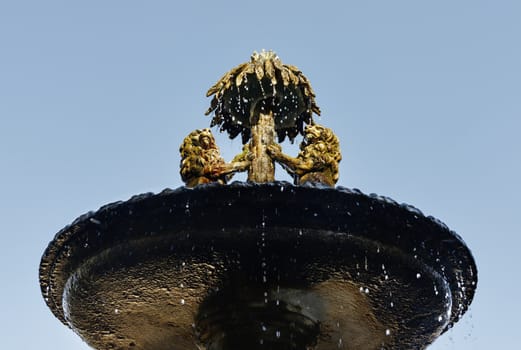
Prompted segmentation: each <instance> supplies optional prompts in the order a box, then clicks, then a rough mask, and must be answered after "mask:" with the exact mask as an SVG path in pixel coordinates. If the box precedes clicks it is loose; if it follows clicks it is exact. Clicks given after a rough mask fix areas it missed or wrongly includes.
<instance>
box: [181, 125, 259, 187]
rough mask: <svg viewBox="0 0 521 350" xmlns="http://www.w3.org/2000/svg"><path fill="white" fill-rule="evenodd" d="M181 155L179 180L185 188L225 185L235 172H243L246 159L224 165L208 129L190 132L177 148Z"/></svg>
mask: <svg viewBox="0 0 521 350" xmlns="http://www.w3.org/2000/svg"><path fill="white" fill-rule="evenodd" d="M179 152H180V153H181V170H180V173H181V179H182V180H183V181H184V182H185V184H186V186H187V187H194V186H196V185H199V184H205V183H210V182H217V183H220V184H225V183H226V182H227V181H228V180H229V179H230V178H231V177H232V176H233V174H234V173H235V172H238V171H245V170H246V169H247V168H248V166H249V164H250V162H249V160H247V159H241V161H235V162H232V163H226V162H225V161H224V159H223V158H222V157H221V153H220V151H219V148H218V147H217V145H216V143H215V138H214V137H213V134H212V132H211V131H210V129H197V130H194V131H192V132H191V133H190V134H189V135H188V136H186V137H185V138H184V140H183V143H182V144H181V146H180V147H179Z"/></svg>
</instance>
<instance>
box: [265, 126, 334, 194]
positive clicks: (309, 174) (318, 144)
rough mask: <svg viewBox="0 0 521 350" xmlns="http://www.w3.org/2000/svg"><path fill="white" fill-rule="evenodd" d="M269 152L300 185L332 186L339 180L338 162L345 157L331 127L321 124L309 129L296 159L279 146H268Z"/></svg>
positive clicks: (307, 128) (307, 127)
mask: <svg viewBox="0 0 521 350" xmlns="http://www.w3.org/2000/svg"><path fill="white" fill-rule="evenodd" d="M267 151H268V153H269V154H270V156H271V157H272V158H273V160H275V161H276V162H278V163H279V164H281V165H282V167H283V168H284V169H286V171H288V173H290V174H291V175H292V176H293V177H294V180H295V184H297V185H298V184H303V183H306V182H314V183H322V184H324V185H328V186H332V187H333V186H335V184H336V182H337V181H338V163H340V161H341V160H342V155H341V153H340V144H339V142H338V138H337V137H336V135H335V134H334V133H333V131H331V129H329V128H326V127H324V126H321V125H318V124H310V125H308V126H306V129H305V136H304V140H303V141H302V143H301V144H300V152H299V154H298V155H297V157H296V158H293V157H290V156H288V155H285V154H284V153H282V150H281V147H280V146H279V145H277V144H272V145H270V146H268V149H267Z"/></svg>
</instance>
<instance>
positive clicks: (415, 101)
mask: <svg viewBox="0 0 521 350" xmlns="http://www.w3.org/2000/svg"><path fill="white" fill-rule="evenodd" d="M520 18H521V3H519V2H518V1H502V0H497V1H479V0H474V1H445V0H438V1H401V0H396V1H326V0H324V1H316V2H307V1H281V0H275V1H273V0H263V1H258V2H246V1H219V2H209V1H206V2H205V1H201V0H197V1H191V2H188V1H185V2H183V3H177V2H174V1H83V2H79V1H45V2H44V1H23V0H21V1H16V2H15V1H11V2H8V1H4V2H2V3H0V120H1V127H0V193H1V194H2V196H1V199H0V212H1V213H2V214H1V218H2V220H0V237H1V243H2V247H3V253H2V254H1V255H0V272H1V278H2V281H3V282H2V284H1V289H0V302H1V303H2V305H1V309H2V312H1V316H0V328H1V329H2V339H1V340H0V347H1V348H5V349H30V348H36V347H38V348H39V349H42V350H47V349H48V350H50V349H53V350H54V349H78V350H81V349H88V347H87V346H86V345H85V344H84V343H82V341H81V340H80V339H79V337H77V336H76V335H75V334H74V333H73V332H72V331H70V330H69V329H68V328H66V327H65V326H63V325H62V324H61V323H60V322H59V321H58V320H57V319H55V318H54V317H53V316H52V314H51V312H50V311H49V310H48V309H47V307H46V306H45V304H44V302H43V299H42V298H41V295H40V291H39V286H38V275H37V271H38V265H39V262H40V257H41V254H42V253H43V250H44V249H45V247H46V246H47V244H48V242H49V241H50V240H51V239H52V237H53V235H54V234H55V233H56V232H57V231H58V230H59V229H61V228H62V227H63V226H65V225H67V224H69V223H70V222H72V220H73V219H75V218H76V217H77V216H79V215H80V214H83V213H84V212H87V211H89V210H94V209H97V208H99V207H100V206H102V205H103V204H106V203H108V202H113V201H116V200H125V199H128V198H129V197H130V196H132V195H133V194H138V193H142V192H149V191H151V192H159V191H161V190H162V189H163V188H165V187H170V188H176V187H178V186H181V185H182V183H181V181H180V178H179V175H178V164H179V156H178V147H179V144H180V143H181V141H182V138H183V137H184V136H185V135H186V134H188V133H189V132H190V131H191V130H193V129H196V128H202V127H207V126H209V121H210V120H209V118H208V117H205V116H204V111H205V110H206V108H207V107H208V104H209V99H207V98H205V93H206V90H207V89H208V88H209V87H210V86H211V85H212V84H213V83H214V82H215V81H216V80H217V79H218V78H220V77H221V75H222V74H223V73H224V72H226V71H227V70H228V69H230V68H232V67H234V66H235V65H237V64H239V63H241V62H244V61H246V60H248V59H249V56H250V54H251V53H252V52H253V51H254V50H261V49H263V48H265V49H273V50H275V51H276V52H277V53H278V54H279V56H280V57H281V58H282V60H283V62H285V63H290V64H294V65H296V66H298V67H299V68H301V69H302V71H303V72H304V74H306V76H307V77H308V78H309V79H310V80H311V83H312V85H313V87H314V90H315V92H316V94H317V103H318V105H319V106H320V107H321V109H322V112H323V113H322V117H320V118H319V119H318V121H319V122H320V123H322V124H324V125H326V126H328V127H330V128H333V129H334V130H335V131H336V133H337V134H338V135H339V137H340V140H341V145H342V151H343V155H344V158H343V161H342V163H341V176H340V180H339V185H343V186H347V187H356V188H359V189H361V190H362V191H364V192H366V193H370V192H375V193H378V194H381V195H386V196H390V197H392V198H394V199H395V200H397V201H399V202H406V203H410V204H413V205H414V206H416V207H418V208H420V209H421V210H422V211H423V212H424V213H426V214H428V215H433V216H435V217H437V218H439V219H441V220H442V221H444V222H445V223H446V224H447V225H449V227H451V228H452V229H454V230H455V231H457V232H458V233H459V234H460V235H461V236H462V237H463V238H464V240H465V241H466V242H467V244H468V245H469V247H470V249H471V250H472V252H473V254H474V256H475V258H476V261H477V265H478V270H479V284H478V291H477V294H476V297H475V301H474V303H473V304H472V306H471V310H470V312H468V313H467V314H466V315H465V317H464V318H463V319H462V320H461V321H460V322H459V323H458V324H456V326H455V328H454V329H453V330H451V331H449V332H448V333H446V334H445V335H443V336H442V337H441V338H440V339H439V340H438V341H437V342H435V343H434V344H433V345H432V346H430V347H429V350H441V349H443V350H447V349H449V350H450V349H458V350H467V349H473V350H475V349H478V350H479V349H490V348H493V347H502V348H515V347H516V345H517V344H518V340H517V338H518V337H517V333H518V332H517V331H518V327H517V323H518V316H519V314H520V313H521V307H520V302H519V292H520V286H521V283H520V282H519V278H518V275H519V273H518V267H519V263H518V261H517V256H518V255H519V247H520V246H521V244H520V243H521V238H520V234H519V233H520V232H519V225H518V222H517V216H518V215H519V214H518V213H519V209H521V208H520V204H519V198H520V197H521V185H520V181H519V179H520V178H521V159H520V151H521V138H520V137H519V131H520V130H521V122H520V116H521V99H520V96H521V45H520V44H519V40H520V39H519V38H520V35H521V21H520ZM218 142H219V145H220V147H221V150H222V153H223V155H224V157H225V158H226V159H228V160H229V159H231V157H232V156H233V155H234V154H235V153H237V152H239V150H240V147H241V144H240V141H239V140H234V141H230V140H228V139H227V137H226V136H225V135H222V136H220V137H219V138H218ZM283 147H284V148H285V149H286V150H287V151H288V153H290V152H291V150H292V149H294V148H291V147H289V146H288V145H286V144H284V145H283ZM277 176H278V178H280V179H285V177H284V176H283V175H282V174H280V175H277Z"/></svg>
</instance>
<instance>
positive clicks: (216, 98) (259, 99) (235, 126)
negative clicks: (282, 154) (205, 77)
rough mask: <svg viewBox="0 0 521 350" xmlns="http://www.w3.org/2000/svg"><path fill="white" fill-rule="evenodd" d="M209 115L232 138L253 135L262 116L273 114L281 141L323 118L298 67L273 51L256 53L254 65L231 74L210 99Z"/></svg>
mask: <svg viewBox="0 0 521 350" xmlns="http://www.w3.org/2000/svg"><path fill="white" fill-rule="evenodd" d="M212 95H213V98H212V101H211V104H210V108H208V110H207V111H206V115H208V114H210V113H212V112H214V117H213V119H212V124H211V126H215V125H218V126H220V129H221V131H226V132H228V134H229V136H230V137H231V138H235V137H236V136H237V135H239V134H242V140H243V143H246V142H247V141H248V140H249V138H250V135H251V132H250V129H251V126H252V125H253V124H256V120H255V118H256V117H257V116H258V115H259V113H261V112H262V113H269V112H272V113H273V118H274V120H275V131H276V133H277V135H278V138H279V141H283V140H284V138H285V137H286V136H288V137H289V138H290V139H291V140H293V138H294V137H295V136H296V135H297V134H299V133H300V134H302V133H303V131H304V124H310V123H312V120H313V119H312V116H313V113H316V114H318V115H320V109H319V107H318V106H317V105H316V103H315V93H314V92H313V89H312V88H311V84H310V83H309V80H308V79H307V78H306V77H305V76H304V75H303V74H302V72H301V71H300V70H299V69H298V68H297V67H295V66H292V65H285V64H282V62H281V60H280V59H279V57H278V56H277V55H276V54H275V53H274V52H273V51H267V52H266V51H262V52H261V53H260V54H259V53H256V52H254V53H253V55H252V56H251V60H250V62H246V63H243V64H241V65H239V66H237V67H235V68H233V69H232V70H230V71H229V72H227V73H226V74H225V75H224V76H223V77H222V78H221V79H220V80H219V81H218V82H217V83H216V84H215V85H214V86H212V87H211V88H210V89H209V90H208V92H207V93H206V96H208V97H209V96H212Z"/></svg>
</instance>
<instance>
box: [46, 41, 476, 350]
mask: <svg viewBox="0 0 521 350" xmlns="http://www.w3.org/2000/svg"><path fill="white" fill-rule="evenodd" d="M208 96H213V98H212V102H211V106H210V108H209V110H208V112H207V114H211V113H213V114H214V116H213V119H212V126H218V127H219V128H220V131H226V132H228V134H229V135H230V137H232V138H233V137H236V136H238V135H239V134H240V135H241V136H242V140H243V143H244V144H245V146H244V148H243V150H242V152H240V153H239V154H238V155H237V156H236V157H235V158H234V159H233V160H232V161H231V162H229V163H227V162H225V161H224V159H223V158H222V157H221V156H220V154H219V149H218V147H217V145H216V143H215V139H214V138H213V135H212V133H211V131H210V130H209V129H199V130H195V131H194V132H192V133H190V134H189V135H188V136H187V137H186V138H185V139H184V141H183V143H182V145H181V148H180V152H181V158H182V160H181V177H182V179H183V180H184V181H185V183H186V186H184V187H181V188H178V189H176V190H170V189H166V190H164V191H163V192H161V193H158V194H150V193H147V194H142V195H138V196H134V197H132V198H130V199H129V200H128V201H125V202H116V203H111V204H108V205H105V206H103V207H101V208H100V209H99V210H98V211H96V212H89V213H87V214H85V215H83V216H80V217H79V218H78V219H76V220H75V221H74V222H73V223H72V224H70V225H69V226H67V227H65V228H64V229H62V230H61V231H59V232H58V233H57V234H56V236H55V238H54V240H53V241H51V242H50V244H49V246H48V247H47V249H46V251H45V253H44V254H43V257H42V260H41V264H40V285H41V289H42V294H43V297H44V299H45V301H46V303H47V305H48V306H49V308H50V309H51V311H52V312H53V313H54V315H55V316H56V317H57V318H58V319H59V320H60V321H61V322H63V323H64V324H65V325H66V326H68V327H70V328H71V329H72V330H73V331H74V332H76V333H77V334H78V335H79V336H80V337H81V338H82V339H83V340H84V341H85V342H87V343H88V344H89V345H90V346H91V347H93V348H95V349H135V350H137V349H140V350H141V349H146V350H173V349H207V350H229V349H302V350H304V349H348V350H354V349H358V350H373V349H400V350H403V349H424V348H425V347H427V346H428V345H429V344H431V343H432V342H433V341H434V340H435V339H436V338H437V337H438V336H439V335H441V334H442V333H444V332H445V331H447V330H448V329H449V328H451V327H452V326H453V325H454V323H455V322H457V321H458V320H459V319H460V317H461V316H462V315H463V314H464V313H465V311H466V310H467V308H468V307H469V305H470V303H471V302H472V299H473V296H474V292H475V289H476V283H477V270H476V266H475V263H474V259H473V257H472V255H471V253H470V251H469V249H468V248H467V246H466V245H465V243H464V242H463V240H462V239H461V238H460V237H459V236H458V235H457V234H456V233H454V232H453V231H451V230H450V229H449V228H447V227H446V226H445V225H444V224H443V223H442V222H440V221H438V220H437V219H435V218H433V217H430V216H428V217H427V216H425V215H423V214H422V213H421V212H420V211H419V210H418V209H416V208H414V207H412V206H408V205H405V204H398V203H396V202H395V201H393V200H392V199H390V198H387V197H382V196H378V195H374V194H370V195H366V194H363V193H361V192H360V191H358V190H354V189H348V188H344V187H340V186H337V187H335V184H336V181H337V179H338V163H339V162H340V160H341V155H340V147H339V143H338V139H337V138H336V136H335V135H334V134H333V132H332V131H331V130H330V129H328V128H326V127H324V126H321V125H318V124H316V123H315V122H314V121H313V118H312V114H313V113H315V114H319V113H320V109H319V108H318V106H317V105H316V103H315V95H314V92H313V90H312V89H311V85H310V83H309V81H308V80H307V78H306V77H305V76H304V75H303V74H302V72H300V70H298V68H296V67H294V66H290V65H285V64H282V62H281V61H280V59H279V58H278V57H277V56H276V55H275V54H274V53H273V52H271V51H270V52H262V53H260V54H256V53H255V54H254V55H253V56H252V59H251V61H250V62H247V63H244V64H242V65H240V66H238V67H236V68H234V69H233V70H231V71H230V72H228V73H227V74H226V75H225V76H223V78H221V79H220V80H219V81H218V82H217V84H215V85H214V86H213V87H212V88H211V89H210V90H209V91H208ZM299 134H300V135H303V136H304V137H303V140H302V143H301V145H300V152H299V154H298V155H297V156H296V157H291V156H288V155H286V154H284V153H283V152H282V148H281V146H280V145H279V144H278V143H277V142H276V141H275V139H276V137H277V136H278V140H279V141H282V140H284V138H286V137H288V138H289V139H291V140H293V139H295V138H296V137H297V136H298V135H299ZM275 162H278V163H279V164H281V165H282V167H283V168H284V169H285V170H287V171H288V172H289V173H290V174H291V175H292V176H293V178H294V184H291V183H288V182H281V181H276V180H275V177H274V175H275V167H274V164H275ZM240 171H247V172H248V182H233V183H229V184H228V182H229V181H230V179H231V177H232V176H233V174H234V173H235V172H240Z"/></svg>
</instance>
